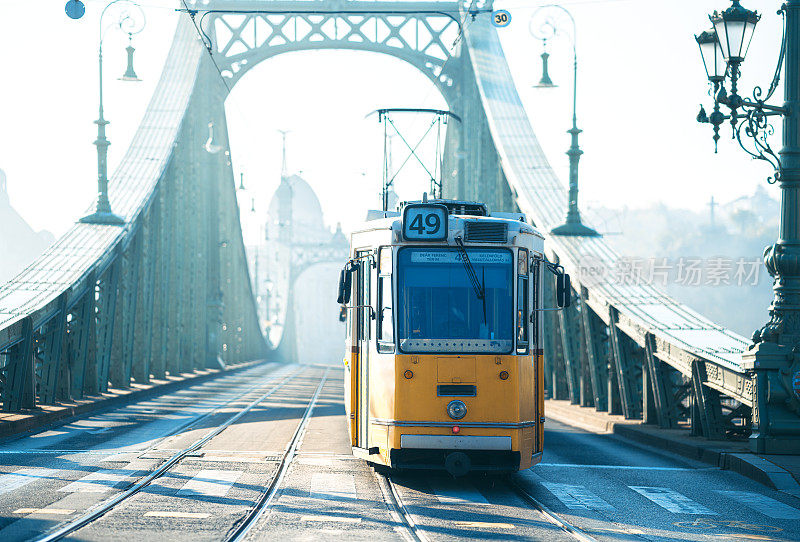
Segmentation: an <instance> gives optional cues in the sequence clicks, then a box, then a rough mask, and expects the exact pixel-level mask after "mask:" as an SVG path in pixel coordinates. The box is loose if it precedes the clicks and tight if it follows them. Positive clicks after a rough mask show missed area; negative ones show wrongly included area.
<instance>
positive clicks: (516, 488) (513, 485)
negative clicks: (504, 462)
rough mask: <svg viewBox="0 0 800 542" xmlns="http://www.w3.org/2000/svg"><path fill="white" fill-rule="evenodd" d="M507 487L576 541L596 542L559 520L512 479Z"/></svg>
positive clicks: (569, 524)
mask: <svg viewBox="0 0 800 542" xmlns="http://www.w3.org/2000/svg"><path fill="white" fill-rule="evenodd" d="M508 485H509V487H510V488H511V490H512V491H513V492H514V493H516V494H517V495H518V496H519V497H520V498H521V499H522V500H524V501H525V502H527V503H528V504H530V505H531V506H533V507H534V508H535V509H536V510H537V511H538V512H539V513H540V514H542V515H543V516H544V517H545V519H546V520H547V521H549V522H550V523H552V524H553V525H556V526H557V527H559V528H560V529H562V530H563V531H565V532H566V533H568V534H570V535H572V537H573V538H575V539H576V540H580V541H581V542H597V539H596V538H594V537H593V536H591V535H588V534H586V533H585V532H583V531H582V530H581V529H579V528H578V527H575V526H574V525H572V524H571V523H569V522H567V521H564V520H563V519H561V518H560V517H559V516H558V515H557V514H556V513H555V512H553V511H552V510H550V509H549V508H547V507H546V506H545V505H543V504H542V503H541V502H539V500H538V499H536V497H534V496H533V495H531V494H530V493H529V492H528V490H527V489H525V488H524V487H522V485H521V484H520V483H519V482H517V481H516V480H514V479H513V478H509V480H508Z"/></svg>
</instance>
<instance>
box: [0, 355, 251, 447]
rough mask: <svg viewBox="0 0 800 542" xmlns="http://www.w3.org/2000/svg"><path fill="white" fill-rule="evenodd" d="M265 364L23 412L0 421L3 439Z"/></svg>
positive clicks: (112, 390)
mask: <svg viewBox="0 0 800 542" xmlns="http://www.w3.org/2000/svg"><path fill="white" fill-rule="evenodd" d="M262 363H266V360H256V361H249V362H244V363H240V364H238V365H235V366H232V367H231V368H229V369H199V370H197V371H195V372H193V373H181V374H180V375H178V376H174V377H173V376H167V379H166V380H152V381H151V383H150V384H142V385H136V384H134V387H132V388H127V389H121V388H109V390H108V392H106V393H103V394H101V395H95V396H89V397H86V398H84V399H80V400H78V401H75V402H73V403H67V404H63V403H62V404H58V405H43V406H44V408H45V409H47V410H42V409H41V408H37V409H30V410H24V411H22V412H19V413H16V414H20V415H22V416H25V417H24V418H23V419H20V420H10V421H0V438H6V437H15V436H20V434H22V433H25V432H31V431H33V430H38V429H41V428H42V427H44V426H46V425H50V424H53V423H55V422H59V421H62V420H65V419H67V418H74V417H76V416H80V415H84V414H87V413H92V412H96V411H100V410H105V409H107V408H111V407H115V406H120V405H124V404H127V403H131V402H134V401H139V400H141V399H145V398H147V397H151V396H154V395H161V394H163V393H168V392H171V391H175V390H178V389H181V388H183V387H186V386H190V385H193V384H200V383H202V382H206V381H208V380H212V379H214V378H216V377H218V376H222V375H229V374H235V373H238V372H240V371H242V370H244V369H248V368H250V367H254V366H256V365H259V364H262Z"/></svg>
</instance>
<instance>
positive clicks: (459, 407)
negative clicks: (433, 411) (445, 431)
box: [447, 400, 467, 420]
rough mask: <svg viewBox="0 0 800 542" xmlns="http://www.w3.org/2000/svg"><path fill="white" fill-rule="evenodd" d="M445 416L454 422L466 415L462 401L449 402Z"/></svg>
mask: <svg viewBox="0 0 800 542" xmlns="http://www.w3.org/2000/svg"><path fill="white" fill-rule="evenodd" d="M447 414H448V416H450V417H451V418H453V419H454V420H460V419H461V418H463V417H464V416H466V415H467V405H465V404H464V401H459V400H455V401H450V402H449V403H447Z"/></svg>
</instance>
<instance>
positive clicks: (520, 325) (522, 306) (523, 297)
mask: <svg viewBox="0 0 800 542" xmlns="http://www.w3.org/2000/svg"><path fill="white" fill-rule="evenodd" d="M517 275H518V276H517V319H516V320H517V354H527V353H528V314H529V313H530V311H529V310H528V299H529V295H528V251H527V250H524V249H520V251H519V259H518V264H517Z"/></svg>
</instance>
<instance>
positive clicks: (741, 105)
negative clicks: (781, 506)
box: [696, 0, 800, 453]
mask: <svg viewBox="0 0 800 542" xmlns="http://www.w3.org/2000/svg"><path fill="white" fill-rule="evenodd" d="M778 13H779V14H780V15H781V16H782V17H783V18H784V26H783V39H782V42H781V50H780V53H779V56H778V65H777V68H776V70H775V75H774V76H773V78H772V82H771V83H770V85H769V88H768V89H767V91H766V94H765V93H764V92H763V91H762V89H761V87H755V88H754V90H753V92H752V99H747V98H742V97H741V96H740V95H739V93H738V88H737V84H738V81H739V77H740V69H741V65H742V63H743V62H744V59H745V57H746V56H747V50H748V48H749V47H750V41H751V40H752V38H753V33H754V31H755V27H756V25H757V23H758V21H759V19H760V17H761V16H760V15H759V14H758V13H756V12H755V11H750V10H748V9H745V8H744V7H742V5H741V4H740V3H739V0H732V5H731V6H730V7H729V8H728V9H726V10H725V11H722V12H716V11H715V12H714V13H713V14H711V15H709V19H710V20H711V23H712V24H713V25H714V34H713V36H714V37H715V39H716V43H713V44H712V43H711V40H710V39H709V36H708V35H707V34H709V33H710V31H709V32H704V33H703V34H701V35H700V36H697V37H696V39H697V42H698V44H699V45H700V50H701V54H702V57H703V62H704V64H705V67H706V73H707V75H708V79H709V81H710V82H711V83H712V84H713V86H714V113H712V114H711V116H710V117H709V116H707V115H706V114H705V110H704V109H703V108H702V107H701V109H700V114H699V115H698V117H697V120H698V121H700V122H704V123H710V124H711V125H712V126H713V128H714V141H715V145H716V141H717V140H718V139H719V137H718V133H719V128H720V126H721V125H722V124H723V123H724V122H725V121H730V124H731V128H732V131H733V137H734V138H735V139H736V141H737V142H738V143H739V146H740V147H741V148H742V149H744V150H745V151H746V152H747V153H748V154H749V155H750V156H752V157H753V158H755V159H758V160H764V161H766V162H768V163H769V164H771V165H772V167H773V169H774V173H773V175H771V176H770V177H769V178H768V182H770V183H775V182H777V183H779V186H780V188H781V215H780V231H779V235H778V241H777V242H776V243H775V244H774V245H772V246H770V247H767V248H766V249H765V251H764V263H765V265H766V267H767V271H768V272H769V274H770V275H772V276H773V277H774V279H775V280H774V284H773V291H774V297H773V300H772V304H771V305H770V308H769V314H770V319H769V322H767V323H766V324H765V325H764V326H763V327H762V328H761V329H759V330H757V331H756V332H754V333H753V343H754V344H753V345H752V346H751V347H750V349H749V350H748V351H747V352H746V353H745V354H744V356H743V359H744V367H745V368H746V369H747V370H748V371H750V372H751V374H753V376H754V381H755V389H754V390H753V433H752V436H751V437H750V443H751V448H752V449H753V451H756V452H759V453H800V416H798V413H800V0H787V1H786V2H785V3H784V4H783V6H782V7H781V9H780V10H779V11H778ZM712 47H713V53H712ZM720 54H721V55H722V57H723V59H724V60H725V70H724V71H723V70H722V69H721V66H720V63H719V58H718V57H719V55H720ZM784 60H785V61H786V83H785V87H784V104H783V105H782V106H778V105H771V104H768V103H767V102H768V101H769V100H770V99H771V98H772V96H773V94H774V93H775V91H776V90H777V88H778V84H779V83H780V77H781V71H782V69H783V63H784ZM726 83H729V87H730V90H727V89H726V88H725V86H726ZM720 106H724V107H726V108H727V109H728V113H727V114H723V113H722V111H721V109H720ZM771 117H782V118H783V148H782V149H781V150H780V151H778V152H775V151H774V150H773V149H772V147H771V146H770V142H769V136H771V135H772V134H773V133H774V128H773V126H772V124H771Z"/></svg>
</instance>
